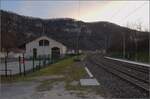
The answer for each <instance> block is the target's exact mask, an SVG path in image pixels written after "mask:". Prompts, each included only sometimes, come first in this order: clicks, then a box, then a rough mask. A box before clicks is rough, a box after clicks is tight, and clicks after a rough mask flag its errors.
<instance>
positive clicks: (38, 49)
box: [25, 36, 67, 58]
mask: <svg viewBox="0 0 150 99" xmlns="http://www.w3.org/2000/svg"><path fill="white" fill-rule="evenodd" d="M66 51H67V47H66V46H65V45H63V44H62V43H60V42H58V41H56V40H54V39H52V38H49V37H47V36H41V37H38V38H36V39H34V40H32V41H30V42H28V43H26V44H25V56H26V57H38V56H42V57H45V56H46V57H47V56H50V57H51V58H54V57H55V58H58V57H63V56H64V55H65V54H66Z"/></svg>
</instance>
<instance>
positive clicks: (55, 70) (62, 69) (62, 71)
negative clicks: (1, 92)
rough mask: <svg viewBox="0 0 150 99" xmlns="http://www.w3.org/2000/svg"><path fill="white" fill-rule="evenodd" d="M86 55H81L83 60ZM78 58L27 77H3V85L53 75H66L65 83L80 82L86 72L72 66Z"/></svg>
mask: <svg viewBox="0 0 150 99" xmlns="http://www.w3.org/2000/svg"><path fill="white" fill-rule="evenodd" d="M83 56H84V55H79V56H78V57H80V58H82V57H83ZM75 58H76V56H70V57H66V58H64V59H62V60H60V61H58V62H57V63H54V64H51V65H49V66H47V67H45V68H43V69H40V70H38V71H35V72H32V73H29V74H26V76H23V75H22V76H20V75H14V76H12V77H5V76H1V77H0V79H1V81H0V82H1V83H10V82H16V81H30V80H32V79H33V78H34V77H39V76H51V75H64V76H65V78H66V79H65V81H71V80H73V79H74V80H78V79H79V78H80V77H81V76H82V75H83V74H84V73H85V72H84V70H83V68H81V67H78V66H77V67H75V66H72V64H74V63H75V61H74V59H75Z"/></svg>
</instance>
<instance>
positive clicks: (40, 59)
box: [39, 55, 41, 69]
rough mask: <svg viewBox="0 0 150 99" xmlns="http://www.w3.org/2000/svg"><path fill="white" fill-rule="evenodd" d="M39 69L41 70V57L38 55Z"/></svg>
mask: <svg viewBox="0 0 150 99" xmlns="http://www.w3.org/2000/svg"><path fill="white" fill-rule="evenodd" d="M39 69H41V57H40V55H39Z"/></svg>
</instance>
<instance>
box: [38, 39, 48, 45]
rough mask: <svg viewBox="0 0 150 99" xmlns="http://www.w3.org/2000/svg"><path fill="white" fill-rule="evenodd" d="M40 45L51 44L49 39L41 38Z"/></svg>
mask: <svg viewBox="0 0 150 99" xmlns="http://www.w3.org/2000/svg"><path fill="white" fill-rule="evenodd" d="M39 46H49V41H48V40H40V41H39Z"/></svg>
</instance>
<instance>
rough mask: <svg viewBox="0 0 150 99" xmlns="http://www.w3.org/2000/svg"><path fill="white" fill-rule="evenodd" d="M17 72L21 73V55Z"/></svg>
mask: <svg viewBox="0 0 150 99" xmlns="http://www.w3.org/2000/svg"><path fill="white" fill-rule="evenodd" d="M19 74H20V75H21V57H20V56H19Z"/></svg>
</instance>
